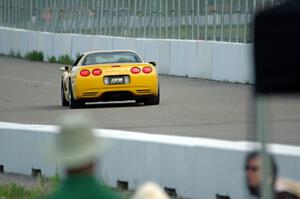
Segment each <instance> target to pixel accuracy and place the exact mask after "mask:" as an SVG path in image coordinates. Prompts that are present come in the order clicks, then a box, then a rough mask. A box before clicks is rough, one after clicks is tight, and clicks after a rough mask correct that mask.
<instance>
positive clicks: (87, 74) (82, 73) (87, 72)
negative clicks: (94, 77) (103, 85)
mask: <svg viewBox="0 0 300 199" xmlns="http://www.w3.org/2000/svg"><path fill="white" fill-rule="evenodd" d="M80 75H81V76H82V77H87V76H89V75H90V71H89V70H82V71H80Z"/></svg>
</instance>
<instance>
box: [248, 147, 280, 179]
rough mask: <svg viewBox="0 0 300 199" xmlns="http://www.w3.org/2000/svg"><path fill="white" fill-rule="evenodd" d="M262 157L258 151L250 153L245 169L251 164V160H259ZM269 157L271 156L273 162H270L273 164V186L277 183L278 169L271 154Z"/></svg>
mask: <svg viewBox="0 0 300 199" xmlns="http://www.w3.org/2000/svg"><path fill="white" fill-rule="evenodd" d="M260 156H261V154H260V153H259V152H258V151H253V152H250V153H249V154H248V155H247V157H246V161H245V167H246V166H247V165H248V164H249V161H250V160H252V159H254V158H258V157H260ZM269 156H270V161H271V162H270V163H271V174H272V177H273V181H272V185H274V184H275V181H276V179H277V172H278V168H277V165H276V162H275V159H274V157H273V156H272V155H271V154H269Z"/></svg>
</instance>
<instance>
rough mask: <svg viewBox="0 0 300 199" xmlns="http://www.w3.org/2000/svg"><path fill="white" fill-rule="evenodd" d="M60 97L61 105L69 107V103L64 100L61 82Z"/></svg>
mask: <svg viewBox="0 0 300 199" xmlns="http://www.w3.org/2000/svg"><path fill="white" fill-rule="evenodd" d="M60 96H61V105H62V106H69V102H68V101H67V100H66V96H65V92H64V84H63V82H61V89H60Z"/></svg>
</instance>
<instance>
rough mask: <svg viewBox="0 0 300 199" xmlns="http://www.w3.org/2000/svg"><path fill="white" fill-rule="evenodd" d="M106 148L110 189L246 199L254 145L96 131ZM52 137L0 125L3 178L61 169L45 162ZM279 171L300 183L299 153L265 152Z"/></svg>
mask: <svg viewBox="0 0 300 199" xmlns="http://www.w3.org/2000/svg"><path fill="white" fill-rule="evenodd" d="M95 131H96V134H97V136H101V137H102V138H103V139H104V140H106V141H109V142H110V146H111V147H110V148H109V149H108V150H107V151H106V153H105V154H104V155H103V156H102V157H101V158H100V159H101V166H100V167H99V168H98V170H97V173H98V177H100V176H101V178H102V179H103V181H104V182H105V183H107V184H108V185H110V186H112V187H116V184H117V181H118V180H121V181H127V182H128V183H129V188H130V189H135V188H136V187H137V186H138V185H140V184H142V183H143V182H144V181H148V180H153V181H156V182H158V183H159V184H160V185H161V186H163V187H168V188H174V189H176V192H177V194H178V195H179V196H183V197H187V198H193V199H211V198H215V195H216V193H219V194H223V195H229V196H230V197H231V199H241V198H243V199H246V198H248V196H247V191H246V189H245V185H244V173H243V168H244V158H245V155H246V154H247V153H248V152H249V150H251V149H252V148H253V147H254V145H255V144H254V143H249V142H233V141H222V140H214V139H204V138H190V137H179V136H168V135H154V134H144V133H133V132H124V131H123V132H122V131H115V130H103V129H98V130H95ZM56 132H57V127H55V126H42V125H23V124H13V123H3V122H2V123H1V122H0V165H3V166H4V170H5V172H17V173H22V174H29V175H30V174H31V169H32V168H34V169H41V171H42V174H44V175H47V176H51V175H54V174H55V172H61V171H62V169H61V168H60V167H59V166H58V165H57V164H56V163H55V162H50V161H49V160H47V158H46V157H47V153H46V152H45V151H46V150H45V148H47V147H50V146H51V144H52V143H53V141H54V135H55V133H56ZM270 147H271V150H272V153H273V154H274V155H275V158H276V161H277V163H278V166H279V175H280V176H284V177H288V178H291V179H294V180H300V172H299V168H300V147H296V146H284V145H276V144H273V145H271V146H270Z"/></svg>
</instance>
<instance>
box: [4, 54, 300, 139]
mask: <svg viewBox="0 0 300 199" xmlns="http://www.w3.org/2000/svg"><path fill="white" fill-rule="evenodd" d="M60 66H62V65H61V64H50V63H42V62H31V61H28V60H23V59H15V58H11V57H6V56H0V71H1V72H0V93H1V94H0V121H4V122H16V123H25V124H54V125H56V124H58V122H59V116H60V115H62V114H64V113H67V112H73V113H77V112H79V113H83V112H84V113H86V114H87V115H89V116H90V118H92V121H93V124H94V127H97V128H105V129H118V130H126V131H137V132H145V133H154V134H171V135H181V136H192V137H206V138H217V139H224V140H237V141H244V140H255V139H256V136H255V123H254V119H253V118H254V117H253V115H254V110H255V107H254V106H253V94H252V89H253V86H251V85H242V84H231V83H224V82H217V81H209V80H203V79H191V78H184V77H172V76H160V77H159V78H160V88H161V104H160V105H158V106H143V104H135V103H104V104H103V103H101V104H92V105H88V106H86V107H85V108H83V109H76V110H70V109H69V108H68V107H62V106H61V105H60V78H61V77H60V73H61V72H60V71H59V67H60ZM158 67H159V66H158ZM269 102H270V103H269V114H268V116H269V118H268V119H269V121H270V123H269V124H270V129H269V130H270V131H271V141H272V142H273V143H284V144H294V145H300V132H299V131H300V97H299V96H281V97H272V98H269Z"/></svg>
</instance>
